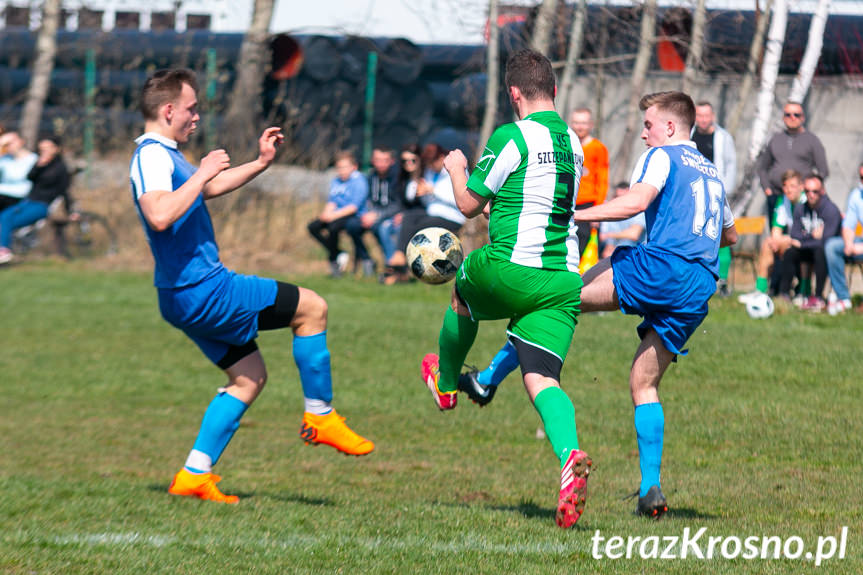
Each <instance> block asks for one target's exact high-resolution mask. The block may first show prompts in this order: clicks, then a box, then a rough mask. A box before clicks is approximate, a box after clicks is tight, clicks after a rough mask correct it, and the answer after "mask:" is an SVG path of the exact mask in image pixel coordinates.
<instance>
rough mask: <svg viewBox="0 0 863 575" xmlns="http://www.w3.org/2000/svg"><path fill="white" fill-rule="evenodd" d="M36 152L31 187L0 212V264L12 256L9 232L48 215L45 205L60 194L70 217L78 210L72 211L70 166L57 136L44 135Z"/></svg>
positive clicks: (9, 259)
mask: <svg viewBox="0 0 863 575" xmlns="http://www.w3.org/2000/svg"><path fill="white" fill-rule="evenodd" d="M37 149H38V150H39V156H38V159H37V160H36V163H35V165H34V166H33V167H32V169H31V170H30V172H29V173H28V174H27V177H28V178H29V180H30V181H31V182H32V188H31V189H30V193H29V194H28V195H27V197H26V198H24V199H22V200H21V201H20V202H18V203H16V204H15V205H13V206H11V207H9V208H6V209H5V210H3V211H2V212H0V264H3V263H8V262H9V261H11V260H12V258H13V254H12V250H11V249H10V248H11V245H12V233H13V232H14V231H15V230H16V229H18V228H23V227H24V226H29V225H30V224H33V223H36V222H38V221H39V220H41V219H42V218H44V217H46V216H47V215H48V206H50V205H51V203H52V202H53V201H54V200H55V199H57V198H58V197H62V198H63V201H64V202H65V203H66V211H67V213H68V214H69V218H70V219H72V220H74V219H76V218H77V214H76V213H75V212H73V211H72V201H71V199H70V197H69V184H70V178H69V170H68V169H67V168H66V164H65V162H63V156H62V155H61V147H60V140H59V139H58V138H55V137H46V138H43V139H41V140H40V141H39V144H38V146H37Z"/></svg>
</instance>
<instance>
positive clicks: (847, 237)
mask: <svg viewBox="0 0 863 575" xmlns="http://www.w3.org/2000/svg"><path fill="white" fill-rule="evenodd" d="M857 174H858V175H859V176H860V184H858V185H857V186H856V187H855V188H854V189H853V190H851V193H850V194H848V209H847V210H846V211H845V218H844V219H843V220H842V235H841V236H840V237H835V238H828V239H827V242H826V243H825V244H824V251H825V254H826V256H827V270H828V272H829V273H830V283H831V284H832V285H833V291H834V292H835V293H836V301H832V298H831V302H830V305H829V306H828V307H827V311H828V313H830V315H836V314H839V313H843V312H845V311H847V310H849V309H851V294H850V293H848V283H847V281H846V279H845V260H846V259H848V260H849V261H853V262H860V261H863V237H858V236H857V227H858V226H860V225H861V224H863V164H860V166H859V167H858V168H857Z"/></svg>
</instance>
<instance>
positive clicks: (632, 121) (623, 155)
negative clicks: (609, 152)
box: [612, 0, 656, 182]
mask: <svg viewBox="0 0 863 575" xmlns="http://www.w3.org/2000/svg"><path fill="white" fill-rule="evenodd" d="M642 9H643V12H642V14H641V33H640V36H639V45H638V55H637V56H636V57H635V66H634V67H633V69H632V79H631V81H630V86H629V106H628V109H627V115H626V131H625V132H624V134H623V141H622V142H621V144H620V152H619V153H618V154H617V161H616V162H615V166H614V177H613V178H612V181H615V182H618V181H620V180H624V179H627V178H626V175H627V171H628V170H630V169H631V166H630V165H629V164H630V158H631V156H632V140H633V138H635V134H636V132H637V128H638V119H639V117H640V116H641V114H640V111H639V109H638V101H639V100H640V99H641V95H642V92H643V91H644V81H645V79H646V78H647V67H648V66H649V65H650V55H651V52H652V49H653V44H654V42H655V33H654V31H655V29H656V0H646V1H645V2H644V5H643V7H642Z"/></svg>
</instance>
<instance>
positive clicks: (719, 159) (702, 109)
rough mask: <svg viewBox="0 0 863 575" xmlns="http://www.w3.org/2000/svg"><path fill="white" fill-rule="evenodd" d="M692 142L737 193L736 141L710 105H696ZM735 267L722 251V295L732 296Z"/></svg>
mask: <svg viewBox="0 0 863 575" xmlns="http://www.w3.org/2000/svg"><path fill="white" fill-rule="evenodd" d="M692 141H693V142H695V147H696V148H698V151H699V152H701V154H702V155H703V156H704V157H706V158H707V159H708V160H710V161H711V162H713V164H714V165H715V166H716V169H717V170H719V179H720V180H722V185H724V186H725V193H726V195H729V196H730V195H731V194H732V193H733V191H734V183H735V182H736V180H737V152H736V151H735V149H734V138H732V137H731V134H729V133H728V132H727V131H726V130H725V129H724V128H722V127H721V126H719V125H718V124H717V123H716V114H715V113H714V111H713V105H712V104H711V103H710V102H706V101H702V102H698V103H697V104H695V126H693V127H692ZM730 267H731V248H730V247H728V246H726V247H724V248H720V249H719V295H721V296H728V295H730V291H729V290H728V268H730Z"/></svg>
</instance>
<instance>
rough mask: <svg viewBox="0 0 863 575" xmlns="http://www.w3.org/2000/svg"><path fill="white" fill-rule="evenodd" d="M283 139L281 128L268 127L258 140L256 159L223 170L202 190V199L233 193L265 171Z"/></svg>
mask: <svg viewBox="0 0 863 575" xmlns="http://www.w3.org/2000/svg"><path fill="white" fill-rule="evenodd" d="M284 139H285V136H284V135H283V134H282V129H281V128H277V127H269V128H267V129H266V130H264V133H263V134H261V137H260V138H258V157H257V158H255V159H254V160H252V161H251V162H247V163H245V164H241V165H239V166H237V167H235V168H231V169H229V170H225V171H224V172H222V173H221V174H219V175H218V177H216V178H213V180H212V181H210V183H208V184H207V186H206V187H205V188H204V198H205V199H208V200H209V199H210V198H216V197H218V196H221V195H224V194H227V193H230V192H233V191H234V190H236V189H237V188H239V187H241V186H243V185H245V184H247V183H248V182H249V181H251V180H252V179H253V178H254V177H255V176H257V175H258V174H260V173H261V172H263V171H264V170H266V169H267V168H268V167H270V164H272V163H273V159H274V158H275V157H276V150H277V149H278V147H279V144H281V143H282V141H284Z"/></svg>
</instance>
